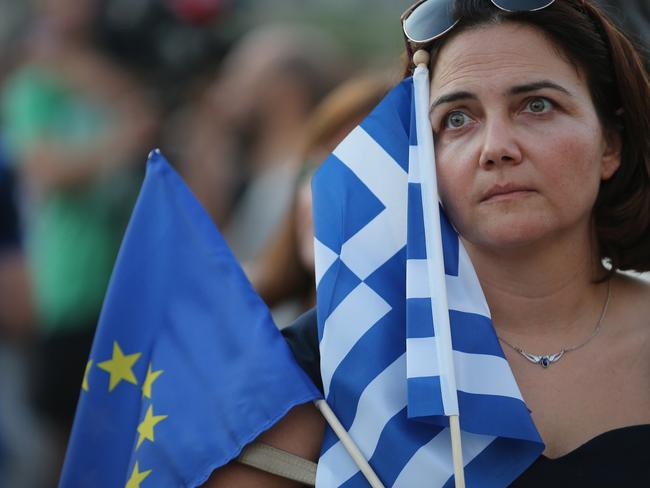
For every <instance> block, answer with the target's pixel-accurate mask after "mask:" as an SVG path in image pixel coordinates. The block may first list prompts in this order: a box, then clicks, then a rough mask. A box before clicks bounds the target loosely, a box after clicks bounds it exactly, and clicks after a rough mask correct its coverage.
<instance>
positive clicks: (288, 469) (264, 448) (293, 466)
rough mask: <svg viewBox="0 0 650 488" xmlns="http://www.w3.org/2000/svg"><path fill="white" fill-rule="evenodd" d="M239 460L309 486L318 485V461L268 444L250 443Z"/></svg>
mask: <svg viewBox="0 0 650 488" xmlns="http://www.w3.org/2000/svg"><path fill="white" fill-rule="evenodd" d="M237 461H239V462H240V463H241V464H245V465H247V466H251V467H253V468H257V469H261V470H262V471H266V472H267V473H272V474H276V475H278V476H282V477H283V478H288V479H290V480H294V481H299V482H300V483H304V484H305V485H308V486H316V463H314V462H312V461H310V460H308V459H304V458H301V457H300V456H296V455H295V454H291V453H290V452H287V451H283V450H282V449H278V448H277V447H273V446H269V445H268V444H263V443H261V442H253V443H251V444H249V445H248V446H246V447H245V448H244V449H243V450H242V452H241V454H240V455H239V457H238V458H237Z"/></svg>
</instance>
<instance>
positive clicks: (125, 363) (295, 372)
mask: <svg viewBox="0 0 650 488" xmlns="http://www.w3.org/2000/svg"><path fill="white" fill-rule="evenodd" d="M318 397H320V393H319V392H318V390H317V389H316V388H315V387H314V385H313V384H312V382H311V381H310V380H309V379H308V377H307V376H306V375H305V374H304V373H303V371H302V370H301V369H300V368H299V367H298V366H297V364H296V363H295V361H294V359H293V356H292V355H291V352H290V350H289V349H288V347H287V345H286V343H285V342H284V339H283V338H282V337H281V335H280V334H279V332H278V330H277V329H276V328H275V326H274V325H273V322H272V320H271V318H270V315H269V312H268V310H267V308H266V306H265V305H264V303H263V302H262V300H261V299H260V298H259V297H258V296H257V294H256V293H255V292H254V291H253V289H252V287H251V285H250V283H249V282H248V281H247V279H246V277H245V276H244V273H243V272H242V270H241V268H240V267H239V265H238V264H237V262H236V261H235V259H234V257H233V256H232V254H231V253H230V251H229V250H228V248H227V246H226V244H225V242H224V241H223V239H222V237H221V236H220V235H219V233H218V231H217V230H216V227H215V226H214V225H213V223H212V221H211V220H210V219H209V217H208V216H207V214H206V213H205V211H204V210H203V209H202V208H201V206H200V204H199V203H198V201H197V200H196V198H195V197H194V196H193V195H192V193H191V192H190V190H189V189H188V188H187V186H186V185H185V183H184V182H183V181H182V179H181V178H180V177H179V176H178V175H177V174H176V173H175V171H174V170H173V169H172V168H171V167H170V166H169V164H168V163H167V161H166V160H165V159H164V157H163V156H162V155H161V154H160V152H158V151H154V152H153V153H152V154H151V156H150V158H149V162H148V165H147V175H146V178H145V180H144V184H143V187H142V190H141V192H140V196H139V198H138V202H137V204H136V207H135V209H134V211H133V215H132V217H131V222H130V223H129V227H128V229H127V232H126V235H125V237H124V241H123V243H122V247H121V250H120V253H119V256H118V258H117V262H116V264H115V269H114V271H113V276H112V278H111V283H110V286H109V290H108V293H107V295H106V299H105V302H104V307H103V310H102V314H101V317H100V321H99V326H98V329H97V333H96V335H95V341H94V344H93V348H92V351H91V355H90V359H89V361H88V365H87V367H86V372H85V375H84V380H83V385H82V391H81V398H80V400H79V405H78V407H77V415H76V418H75V422H74V427H73V430H72V436H71V439H70V444H69V447H68V453H67V457H66V461H65V465H64V469H63V474H62V478H61V482H60V486H61V487H75V488H76V487H86V486H92V487H110V488H115V487H122V486H126V487H128V488H135V487H140V486H142V487H145V488H146V487H147V486H151V487H166V486H196V485H199V484H201V483H202V482H204V481H205V480H206V479H207V477H208V476H209V475H210V473H211V472H212V471H213V470H214V469H215V468H217V467H219V466H222V465H224V464H226V463H227V462H228V461H230V460H231V459H233V458H234V457H236V456H237V455H238V454H239V452H240V451H241V449H242V447H243V446H245V445H246V444H247V443H249V442H251V441H252V440H253V439H255V438H256V437H257V436H258V435H259V434H260V433H261V432H263V431H265V430H266V429H268V428H269V427H270V426H272V425H273V424H274V423H275V422H276V421H278V420H279V419H280V418H282V417H283V416H284V415H285V414H286V413H287V411H288V410H290V409H291V408H292V407H293V406H295V405H298V404H301V403H305V402H308V401H310V400H313V399H315V398H318Z"/></svg>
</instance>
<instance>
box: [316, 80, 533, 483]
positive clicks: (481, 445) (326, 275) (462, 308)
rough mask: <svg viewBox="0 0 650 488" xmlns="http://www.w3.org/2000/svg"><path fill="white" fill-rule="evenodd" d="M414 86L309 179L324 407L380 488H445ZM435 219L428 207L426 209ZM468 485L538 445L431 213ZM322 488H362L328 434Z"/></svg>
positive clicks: (528, 457)
mask: <svg viewBox="0 0 650 488" xmlns="http://www.w3.org/2000/svg"><path fill="white" fill-rule="evenodd" d="M414 120H415V116H414V104H413V81H412V79H411V78H408V79H406V80H404V81H403V82H402V83H400V84H399V85H398V86H397V87H395V88H394V89H393V90H392V91H391V92H390V93H389V94H388V95H387V96H386V98H385V99H384V100H383V101H382V102H381V103H380V104H379V105H378V106H377V108H375V110H374V111H373V112H372V113H371V114H370V115H369V116H368V117H367V118H366V119H365V120H364V121H363V122H362V123H361V124H360V126H358V127H357V128H355V129H354V130H353V131H352V132H351V133H350V135H349V136H348V137H347V138H346V139H344V140H343V142H341V144H340V145H339V146H338V147H337V148H336V149H335V150H334V152H333V154H332V155H331V156H330V157H329V158H328V159H327V160H326V161H325V162H324V163H323V165H322V166H321V168H320V169H319V170H318V172H317V173H316V175H315V176H314V181H313V185H312V187H313V195H314V197H313V198H314V227H315V257H316V279H317V303H318V327H319V339H320V351H321V375H322V379H323V386H324V392H325V397H326V399H327V403H328V404H329V405H330V406H331V407H332V409H333V410H334V412H335V413H336V415H337V416H338V418H339V420H340V421H341V423H342V424H343V426H344V427H345V428H346V430H348V432H349V433H350V435H351V436H352V438H353V439H354V440H355V441H356V443H357V445H358V446H359V448H360V449H361V451H362V452H363V454H364V455H365V456H366V458H367V459H368V460H369V462H370V464H371V466H372V467H373V468H374V470H375V472H376V473H377V475H378V476H379V478H380V479H381V480H382V482H383V484H384V485H385V486H392V487H408V488H418V487H427V488H431V487H443V486H444V487H449V486H453V483H454V479H453V473H454V471H453V463H452V453H451V440H450V434H449V427H448V426H449V423H448V418H447V417H446V416H445V415H446V413H445V411H444V408H443V397H442V390H441V381H440V371H439V369H438V361H437V359H436V355H437V354H438V351H437V344H436V339H437V338H436V336H435V334H434V331H433V328H432V311H431V301H432V299H434V298H435V297H436V293H437V291H436V290H431V289H430V286H429V284H430V282H431V281H430V280H429V279H428V272H429V270H428V268H427V257H428V256H427V254H426V249H425V237H424V236H425V231H424V219H425V212H424V209H423V201H422V194H421V178H420V174H419V171H418V169H419V164H420V163H421V164H432V163H431V162H430V161H417V156H418V151H417V146H418V140H417V135H416V133H415V124H414ZM432 207H433V209H435V211H437V210H438V206H437V202H435V203H434V205H432ZM440 220H441V240H442V243H441V246H440V248H441V249H442V250H443V255H444V256H443V257H444V275H445V276H442V277H441V278H442V279H443V280H444V282H445V283H446V290H447V298H448V311H449V321H450V325H451V342H452V346H453V351H449V354H451V355H452V356H453V361H454V363H455V370H456V387H457V392H455V393H456V394H457V397H458V404H459V410H460V411H459V414H460V425H461V430H462V433H461V437H462V447H463V458H464V462H465V479H466V481H467V486H480V487H505V486H508V485H509V484H510V483H511V482H512V481H513V480H514V479H515V478H517V476H518V475H519V474H520V473H521V472H523V471H524V470H525V469H526V468H527V467H528V466H529V465H530V464H531V463H532V462H533V461H534V460H535V459H536V458H537V457H538V456H539V455H540V454H541V452H542V451H543V449H544V446H543V444H542V442H541V439H540V437H539V434H538V433H537V430H536V429H535V426H534V424H533V421H532V418H531V416H530V414H529V412H528V410H527V408H526V405H525V403H524V401H523V399H522V397H521V394H520V392H519V388H518V387H517V384H516V382H515V379H514V376H513V374H512V372H511V371H510V367H509V365H508V362H507V361H506V359H505V357H504V355H503V351H502V350H501V347H500V345H499V342H498V340H497V337H496V334H495V331H494V328H493V326H492V322H491V320H490V312H489V308H488V306H487V303H486V301H485V298H484V296H483V292H482V290H481V287H480V284H479V282H478V279H477V277H476V274H475V272H474V269H473V267H472V263H471V261H470V259H469V257H468V255H467V253H466V252H465V250H464V248H463V245H462V242H461V241H460V239H459V237H458V235H457V234H456V232H455V230H454V228H453V227H452V226H451V224H450V223H449V221H448V220H447V219H446V217H445V215H444V212H441V218H440ZM316 479H317V485H318V486H320V487H339V486H344V487H357V486H368V484H367V482H366V481H365V479H364V478H363V476H362V474H361V472H360V471H359V469H358V467H357V466H356V465H355V464H354V462H352V460H351V458H350V456H349V455H348V454H347V452H346V451H345V449H344V447H343V445H342V444H341V442H340V441H339V440H338V438H337V437H336V436H335V435H334V433H333V431H332V430H331V429H329V428H328V429H327V431H326V433H325V439H324V442H323V447H322V450H321V457H320V461H319V464H318V471H317V478H316Z"/></svg>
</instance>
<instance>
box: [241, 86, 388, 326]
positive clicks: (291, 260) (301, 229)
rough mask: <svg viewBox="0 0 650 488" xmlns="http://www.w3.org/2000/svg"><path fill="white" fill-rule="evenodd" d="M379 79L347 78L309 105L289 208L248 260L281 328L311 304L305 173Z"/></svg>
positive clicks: (372, 95) (378, 94) (354, 117)
mask: <svg viewBox="0 0 650 488" xmlns="http://www.w3.org/2000/svg"><path fill="white" fill-rule="evenodd" d="M384 78H385V77H383V78H382V77H379V76H372V75H365V76H357V77H353V78H350V79H349V80H347V81H345V82H343V83H342V84H341V85H339V86H338V87H337V88H335V89H334V90H333V91H332V92H331V93H330V94H329V95H328V96H327V97H325V99H324V100H323V101H322V102H321V103H320V104H319V105H318V106H317V107H316V108H315V109H314V111H313V113H312V115H311V116H310V118H309V120H308V121H307V123H306V125H305V138H304V142H303V148H302V149H300V151H299V155H300V158H299V159H300V160H302V161H304V162H303V165H302V168H301V170H300V172H299V174H298V175H297V178H296V179H295V185H294V191H293V197H292V203H291V206H290V207H289V209H288V212H287V213H286V215H285V217H284V220H283V222H282V224H281V225H280V226H279V228H278V230H277V231H276V232H275V233H274V234H273V237H272V238H271V239H270V241H269V243H268V245H267V246H265V247H264V249H263V250H262V251H261V253H260V254H259V256H258V257H257V258H256V259H255V260H254V262H252V263H251V266H250V267H249V269H248V271H249V275H250V278H251V282H252V283H253V286H254V287H255V289H256V290H257V292H258V293H259V294H260V296H261V297H262V299H264V301H265V302H266V304H267V305H268V306H269V307H270V308H271V309H272V311H273V316H274V319H275V323H276V324H278V326H280V327H283V326H284V325H287V324H289V323H291V322H292V321H293V320H294V319H295V318H296V317H297V316H298V315H300V314H301V313H303V312H305V311H307V310H309V309H310V308H312V307H313V306H314V305H315V304H316V284H315V281H314V225H313V221H312V206H311V176H312V174H313V173H314V171H315V170H316V169H317V167H318V165H319V164H320V162H321V161H322V160H324V159H325V158H326V157H327V155H328V154H329V153H330V152H332V150H333V149H334V148H335V147H336V146H337V144H338V143H339V142H340V141H341V140H342V139H343V138H344V137H345V135H346V134H347V133H348V132H350V131H351V130H352V129H353V128H354V127H355V126H356V125H357V124H358V123H359V122H360V121H361V120H362V119H363V118H364V117H365V116H366V115H367V114H368V113H369V112H370V110H371V109H372V108H373V107H374V106H375V105H377V103H379V101H380V100H381V98H382V97H383V96H384V95H385V94H386V93H387V91H388V89H389V86H390V85H389V83H388V81H387V80H385V79H384Z"/></svg>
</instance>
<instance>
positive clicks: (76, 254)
mask: <svg viewBox="0 0 650 488" xmlns="http://www.w3.org/2000/svg"><path fill="white" fill-rule="evenodd" d="M410 3H411V2H409V1H408V0H404V1H400V2H394V1H388V0H386V1H381V2H380V1H377V0H356V1H351V2H345V4H346V5H345V6H338V7H335V6H333V5H332V2H327V1H326V0H321V1H315V0H311V1H305V0H302V1H290V0H283V1H278V2H272V3H271V2H269V3H266V2H252V1H244V0H238V1H235V0H230V1H229V0H141V1H138V2H132V1H129V0H32V1H27V2H15V1H13V0H0V9H2V16H1V18H0V486H11V487H17V488H21V487H25V488H29V487H48V486H55V484H56V479H57V477H58V472H59V469H60V466H61V462H62V458H63V454H64V452H65V444H66V439H67V436H68V433H69V429H70V427H71V422H72V420H73V415H74V409H75V405H76V401H77V397H78V394H79V387H80V385H81V381H82V377H83V373H84V368H85V365H86V360H87V357H88V353H89V350H90V346H91V343H92V337H93V333H94V328H95V324H96V323H97V319H98V316H99V313H100V310H101V304H102V300H103V296H104V293H105V291H106V287H107V284H108V280H109V278H110V273H111V269H112V265H113V261H114V259H115V256H116V253H117V250H118V247H119V243H120V240H121V237H122V233H123V231H124V229H125V226H126V223H127V221H128V217H129V214H130V211H131V209H132V205H133V203H134V200H135V197H136V196H137V191H138V188H139V184H140V182H141V181H142V177H143V174H144V163H145V161H146V156H147V153H148V152H149V150H150V149H151V148H153V147H160V148H161V149H162V151H163V154H165V155H166V156H167V158H168V159H169V160H170V162H172V164H173V165H174V166H176V168H177V169H178V170H179V172H180V173H181V174H182V175H183V177H184V178H185V180H186V181H187V182H188V184H189V185H190V187H191V188H192V190H193V191H194V193H195V194H196V196H197V197H198V198H199V200H200V201H201V202H202V204H203V206H204V207H205V209H206V211H207V212H208V213H209V215H210V216H211V217H212V219H213V220H214V221H215V223H216V224H217V225H218V227H219V228H220V229H221V230H222V232H223V234H224V236H225V237H226V240H227V241H228V243H229V244H230V246H231V248H232V249H233V252H234V253H235V255H236V256H237V258H238V259H239V260H240V261H241V262H242V263H244V266H245V269H246V271H247V273H248V274H249V277H250V279H251V281H252V282H253V285H254V286H255V287H256V289H257V290H258V292H259V293H260V295H261V296H262V298H264V300H265V301H266V302H267V304H268V305H269V306H270V307H271V308H272V311H273V314H274V317H275V319H276V323H277V324H278V326H280V327H283V326H284V325H287V324H288V323H290V322H291V321H292V320H293V319H294V318H295V317H297V316H298V315H299V314H300V313H302V312H304V311H305V310H307V309H309V308H310V307H312V306H313V305H314V300H315V289H314V277H313V260H314V257H313V247H312V245H313V237H312V234H313V231H312V224H311V195H310V186H309V182H310V176H311V175H312V173H313V172H314V171H315V170H316V168H317V167H318V164H319V163H320V162H321V161H322V160H323V159H324V158H325V157H326V156H327V154H328V153H329V152H330V151H331V150H332V149H333V148H334V147H335V146H336V144H337V143H338V142H339V141H340V140H341V139H342V138H343V137H344V136H345V135H346V134H347V132H349V131H350V130H351V129H352V128H353V127H354V126H355V125H356V124H357V123H358V122H359V121H360V120H361V119H362V118H363V117H364V116H365V115H366V114H367V113H368V112H369V111H370V110H371V108H372V107H373V106H374V105H375V104H376V103H377V102H378V101H379V100H380V99H381V97H382V96H383V95H384V94H385V93H386V92H387V91H388V89H389V87H390V85H391V83H393V82H395V81H396V80H397V79H398V77H399V74H400V62H399V56H400V33H399V24H398V22H397V18H398V16H399V13H400V12H401V11H402V10H403V9H405V8H406V7H407V6H408V5H409V4H410ZM603 3H606V4H609V5H608V6H609V7H610V8H613V9H614V10H615V11H616V12H615V13H617V15H618V16H619V18H621V19H622V22H626V23H628V24H627V25H629V27H628V28H629V29H632V30H633V32H634V33H635V35H636V36H637V38H638V39H639V41H640V42H645V43H646V45H648V42H649V33H650V31H649V30H648V28H647V21H648V19H650V13H649V12H648V10H650V7H648V6H647V2H646V1H645V0H641V1H639V2H630V3H629V5H633V4H634V5H635V7H634V8H635V9H636V10H634V9H633V10H632V11H628V10H627V9H624V8H623V7H622V6H621V5H617V4H622V3H623V2H603ZM625 3H626V5H628V4H627V2H625ZM631 12H634V13H633V14H632V13H631ZM283 16H284V19H283ZM282 20H284V21H283V22H282ZM351 20H354V22H351ZM386 26H390V29H389V30H390V33H391V34H392V35H393V37H392V38H391V37H390V36H389V35H388V34H387V29H386V28H385V27H386ZM342 29H345V31H346V32H347V33H348V34H347V35H342V34H341V33H342Z"/></svg>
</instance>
